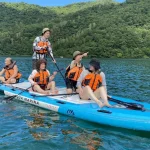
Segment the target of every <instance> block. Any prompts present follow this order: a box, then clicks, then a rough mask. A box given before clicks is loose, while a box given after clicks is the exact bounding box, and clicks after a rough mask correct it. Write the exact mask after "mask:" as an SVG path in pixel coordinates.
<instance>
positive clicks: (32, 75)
mask: <svg viewBox="0 0 150 150" xmlns="http://www.w3.org/2000/svg"><path fill="white" fill-rule="evenodd" d="M36 73H37V71H36V70H33V71H32V73H31V74H30V76H29V78H28V81H29V82H30V83H31V84H32V85H35V84H37V83H36V82H34V81H33V79H34V77H35V74H36Z"/></svg>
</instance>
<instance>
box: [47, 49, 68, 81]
mask: <svg viewBox="0 0 150 150" xmlns="http://www.w3.org/2000/svg"><path fill="white" fill-rule="evenodd" d="M48 55H49V56H50V57H51V59H52V60H53V62H54V58H53V57H52V55H51V54H50V52H48ZM54 64H55V66H56V67H57V69H58V71H59V72H60V74H61V76H62V78H63V79H64V81H65V82H66V79H65V77H64V76H63V74H62V72H61V70H60V69H59V67H58V65H57V63H56V62H54Z"/></svg>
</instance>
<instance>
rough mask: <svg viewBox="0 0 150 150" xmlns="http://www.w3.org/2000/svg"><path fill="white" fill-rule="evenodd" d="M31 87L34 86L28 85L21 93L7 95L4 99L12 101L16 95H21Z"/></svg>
mask: <svg viewBox="0 0 150 150" xmlns="http://www.w3.org/2000/svg"><path fill="white" fill-rule="evenodd" d="M31 87H32V86H30V87H28V88H27V89H24V90H22V91H21V92H20V93H18V94H17V95H13V96H8V97H5V98H4V99H3V100H7V101H11V100H12V99H14V98H15V97H17V96H19V95H20V94H21V93H23V92H25V91H27V90H28V89H30V88H31Z"/></svg>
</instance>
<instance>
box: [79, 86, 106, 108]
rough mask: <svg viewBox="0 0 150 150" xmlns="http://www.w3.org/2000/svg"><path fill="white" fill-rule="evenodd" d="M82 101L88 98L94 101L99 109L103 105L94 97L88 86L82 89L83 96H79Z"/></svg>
mask: <svg viewBox="0 0 150 150" xmlns="http://www.w3.org/2000/svg"><path fill="white" fill-rule="evenodd" d="M80 97H81V98H82V99H85V100H88V99H89V98H90V99H92V100H94V101H95V102H96V103H97V104H98V105H99V107H103V103H102V102H101V101H100V100H99V99H98V98H97V97H96V96H95V95H94V93H93V91H92V89H91V88H90V87H89V86H85V87H84V88H83V94H82V95H80Z"/></svg>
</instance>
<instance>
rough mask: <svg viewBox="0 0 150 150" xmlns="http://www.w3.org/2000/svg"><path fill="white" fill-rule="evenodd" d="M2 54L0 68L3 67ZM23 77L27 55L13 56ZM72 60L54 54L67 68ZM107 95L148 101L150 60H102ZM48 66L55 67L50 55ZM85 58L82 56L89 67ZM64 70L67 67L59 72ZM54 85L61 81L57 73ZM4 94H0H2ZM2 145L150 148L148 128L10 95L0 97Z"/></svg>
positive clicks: (41, 149)
mask: <svg viewBox="0 0 150 150" xmlns="http://www.w3.org/2000/svg"><path fill="white" fill-rule="evenodd" d="M4 59H5V58H4V57H0V68H2V67H3V66H4ZM14 59H15V60H17V64H18V66H19V70H20V72H21V73H22V74H23V79H22V81H23V80H26V79H27V78H28V76H29V74H30V73H31V58H28V57H19V58H18V57H16V58H14ZM70 61H71V59H57V64H58V66H59V67H60V68H65V67H67V65H68V64H69V62H70ZM100 61H101V68H102V70H103V71H104V72H105V74H106V79H107V89H108V93H109V94H111V95H118V96H122V97H127V98H132V99H136V100H141V101H145V102H149V103H150V59H101V60H100ZM48 62H49V63H48V69H50V68H51V69H50V70H51V72H52V71H55V70H57V69H56V67H55V66H54V64H53V63H51V61H50V60H48ZM88 62H89V60H88V59H86V60H84V61H83V63H84V65H85V66H88ZM62 72H63V73H64V72H65V70H64V71H62ZM55 81H56V83H57V85H65V84H64V81H63V79H62V77H61V76H60V74H58V75H57V77H56V80H55ZM3 96H4V95H0V99H2V98H3ZM0 149H1V150H3V149H5V150H7V149H9V150H10V149H11V150H54V149H55V150H76V149H77V150H109V149H110V150H149V149H150V133H147V132H139V131H132V130H126V129H122V128H115V127H109V126H104V125H98V124H95V123H91V122H86V121H83V120H79V119H76V118H72V117H68V116H65V115H61V114H58V113H56V112H53V111H47V110H44V109H41V108H38V107H35V106H32V105H30V104H26V103H23V102H19V101H17V100H13V101H12V102H11V103H5V102H0Z"/></svg>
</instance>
